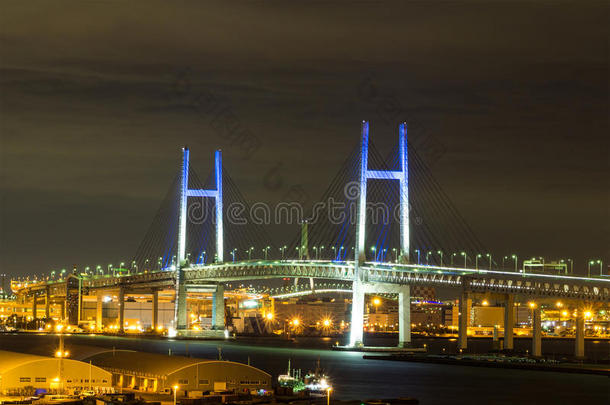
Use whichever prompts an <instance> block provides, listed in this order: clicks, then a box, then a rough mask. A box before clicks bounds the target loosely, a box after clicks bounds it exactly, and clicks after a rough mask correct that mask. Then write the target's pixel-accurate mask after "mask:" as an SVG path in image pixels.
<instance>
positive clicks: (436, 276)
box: [20, 260, 610, 302]
mask: <svg viewBox="0 0 610 405" xmlns="http://www.w3.org/2000/svg"><path fill="white" fill-rule="evenodd" d="M360 268H361V271H362V277H363V280H362V281H363V282H364V283H372V284H379V283H382V284H395V285H400V284H409V285H428V286H446V287H455V288H464V290H465V291H471V292H479V293H488V292H493V293H507V294H508V293H510V294H521V295H528V296H536V297H564V298H573V299H585V300H589V301H602V302H608V301H610V280H603V279H595V278H582V277H570V276H558V275H548V274H532V273H527V274H525V275H522V274H520V273H519V274H516V273H511V272H502V271H489V270H475V269H463V268H451V267H437V266H421V265H420V266H418V265H409V264H385V263H370V262H367V263H365V264H364V265H362V266H361V267H360ZM285 277H289V278H295V277H298V278H317V279H326V280H336V281H342V282H345V283H351V282H352V281H353V279H354V263H353V262H326V261H311V260H310V261H304V260H303V261H300V260H294V261H245V262H236V263H223V264H214V265H206V266H191V267H187V268H185V269H184V278H185V283H186V286H187V288H188V289H189V290H193V289H196V288H197V287H198V286H202V285H206V284H210V283H223V282H230V281H240V280H264V279H276V278H285ZM174 284H175V272H173V271H157V272H150V273H144V274H137V275H133V276H122V277H92V278H85V279H83V284H82V287H83V289H84V290H85V291H91V290H96V289H113V288H119V287H123V288H125V289H127V290H131V291H139V290H142V291H144V290H149V289H153V288H169V287H171V286H174ZM47 286H48V287H49V289H50V293H51V295H65V290H66V283H62V282H54V283H50V284H35V285H29V286H28V287H26V288H22V289H21V291H20V293H21V294H26V295H32V294H38V293H40V292H42V291H44V290H45V289H46V288H47Z"/></svg>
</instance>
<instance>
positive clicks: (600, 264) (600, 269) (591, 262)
mask: <svg viewBox="0 0 610 405" xmlns="http://www.w3.org/2000/svg"><path fill="white" fill-rule="evenodd" d="M594 264H599V275H600V276H601V275H602V269H603V262H602V261H601V260H589V265H588V267H587V277H591V266H592V265H594Z"/></svg>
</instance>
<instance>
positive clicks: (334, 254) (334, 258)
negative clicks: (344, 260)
mask: <svg viewBox="0 0 610 405" xmlns="http://www.w3.org/2000/svg"><path fill="white" fill-rule="evenodd" d="M330 248H331V249H332V250H333V258H332V260H337V248H336V247H334V246H331V247H330Z"/></svg>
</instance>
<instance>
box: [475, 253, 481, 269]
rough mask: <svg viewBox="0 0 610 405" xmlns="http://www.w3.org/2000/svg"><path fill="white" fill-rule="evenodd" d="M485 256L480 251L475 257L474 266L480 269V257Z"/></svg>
mask: <svg viewBox="0 0 610 405" xmlns="http://www.w3.org/2000/svg"><path fill="white" fill-rule="evenodd" d="M481 257H483V255H482V254H480V253H478V254H477V255H476V256H475V258H474V268H475V269H477V270H479V259H480V258H481Z"/></svg>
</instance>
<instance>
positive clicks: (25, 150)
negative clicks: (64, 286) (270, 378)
mask: <svg viewBox="0 0 610 405" xmlns="http://www.w3.org/2000/svg"><path fill="white" fill-rule="evenodd" d="M1 9H2V10H1V12H0V22H1V26H2V28H1V31H0V63H1V76H0V80H1V88H0V98H1V119H0V131H1V144H0V148H1V155H0V156H1V173H2V176H1V184H0V187H1V197H2V200H1V201H2V203H1V204H2V205H1V208H0V215H1V216H0V218H1V223H0V227H1V229H0V273H8V274H11V275H19V274H22V275H24V274H32V273H42V272H48V271H50V270H51V269H57V268H63V267H65V268H71V267H72V265H74V264H76V265H78V266H79V267H81V268H82V267H84V266H87V265H89V266H95V265H96V264H107V263H110V262H113V263H118V262H120V261H128V260H130V258H131V257H132V256H133V255H134V253H135V251H136V249H137V247H138V244H139V243H140V241H141V240H142V238H143V236H144V234H145V232H146V229H147V227H148V226H149V224H150V222H151V220H152V218H153V216H154V214H155V212H156V211H157V209H158V207H159V204H160V202H161V200H162V198H163V197H164V195H165V193H166V192H167V189H168V187H169V185H170V183H171V181H172V179H173V178H174V176H175V175H176V173H177V170H178V164H179V160H180V148H181V147H182V145H185V144H187V145H189V147H190V148H191V161H192V165H193V166H194V168H195V169H196V170H197V171H198V172H199V173H201V174H207V173H208V172H209V171H210V170H211V169H212V164H213V151H214V149H215V148H222V149H223V158H224V165H225V166H226V167H227V168H228V170H230V174H231V176H232V177H233V179H234V180H235V182H236V183H237V184H238V185H239V187H240V189H241V191H242V193H243V194H244V195H246V197H247V198H248V199H249V200H251V201H267V202H278V201H281V200H283V199H286V198H287V195H293V194H294V193H293V191H294V190H301V191H300V192H299V196H298V199H300V200H302V201H303V202H305V203H311V202H313V201H315V200H316V199H317V198H318V197H319V196H320V195H321V194H322V193H323V191H324V190H325V189H326V187H327V185H328V184H329V183H330V181H331V180H332V178H333V176H334V175H335V173H336V172H337V170H338V169H339V168H340V166H341V164H342V163H343V161H344V160H345V158H346V157H347V156H348V154H349V153H350V152H351V151H352V150H353V148H354V147H355V146H356V144H357V143H358V139H359V131H360V122H361V120H363V119H366V120H369V121H370V128H371V141H372V142H373V143H374V144H375V145H376V147H377V148H378V149H379V150H381V151H383V152H387V151H389V150H390V149H391V148H392V147H393V146H394V145H395V143H396V140H397V125H398V123H399V121H403V120H405V121H407V122H408V123H409V137H410V139H411V141H412V142H413V143H415V144H416V145H420V146H421V147H422V149H423V150H424V153H423V154H424V158H425V159H426V162H427V164H428V166H429V167H430V168H431V170H432V172H433V175H434V176H435V178H436V179H437V180H438V182H439V183H440V184H441V185H442V187H443V188H444V190H445V192H446V193H447V194H448V195H449V197H450V198H451V200H452V201H453V203H454V204H455V205H456V206H457V208H458V209H459V211H460V212H461V214H462V215H463V217H464V218H465V220H466V221H467V222H468V223H469V224H470V226H471V227H472V229H473V230H474V232H475V233H476V235H477V236H478V238H479V239H480V240H481V241H482V242H483V243H484V244H485V245H486V246H488V247H489V249H491V251H492V252H493V253H494V254H495V255H496V257H499V256H501V255H505V254H510V253H518V254H519V255H520V257H525V256H530V255H541V256H546V257H547V258H548V259H554V258H561V257H564V258H565V257H572V258H574V259H575V260H576V272H580V273H584V272H585V259H587V258H593V257H595V258H602V259H604V262H605V263H608V262H609V261H610V252H609V247H610V236H609V232H610V231H609V224H610V218H609V208H608V207H609V206H610V204H609V178H610V176H609V174H610V173H609V148H608V146H609V140H608V139H609V137H608V133H609V131H608V129H609V128H608V126H609V122H608V92H609V86H608V3H607V2H606V1H599V2H587V1H574V2H565V1H548V2H533V1H523V2H516V1H507V2H501V1H493V2H483V1H473V2H471V1H442V2H441V1H426V2H423V1H422V2H396V3H387V2H378V1H359V2H353V3H350V2H343V1H341V2H313V3H309V2H308V3H307V4H297V3H296V2H265V3H264V4H257V3H254V2H246V3H239V4H236V3H234V2H230V3H228V2H218V3H213V2H205V3H200V2H195V1H193V2H186V1H183V2H172V3H171V4H170V3H165V2H149V1H147V2H129V3H124V2H118V1H116V2H115V1H110V0H108V1H104V0H101V1H78V2H76V1H75V2H63V1H54V2H4V3H3V4H2V6H1ZM212 104H214V105H215V106H221V107H222V111H224V112H223V114H230V116H231V117H232V118H231V122H232V125H233V126H234V127H235V128H238V129H237V130H236V131H237V132H232V133H233V134H235V133H239V134H242V135H243V134H246V135H243V137H236V136H228V135H227V134H228V133H229V132H228V131H227V130H226V128H224V127H223V126H222V125H220V124H219V122H218V120H216V119H215V118H217V117H218V113H216V112H215V111H216V110H213V109H211V108H210V105H212ZM240 136H241V135H240ZM244 137H245V138H244ZM244 139H248V142H246V141H244ZM253 140H254V141H256V142H253ZM426 145H427V146H426ZM291 193H292V194H291ZM412 198H416V197H415V196H412ZM294 231H295V232H296V231H298V229H295V230H294ZM283 236H285V235H280V234H276V235H275V237H276V238H277V239H278V240H277V241H276V243H278V244H280V243H281V240H282V237H283ZM288 236H290V237H292V236H293V234H292V233H291V234H290V235H288Z"/></svg>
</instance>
